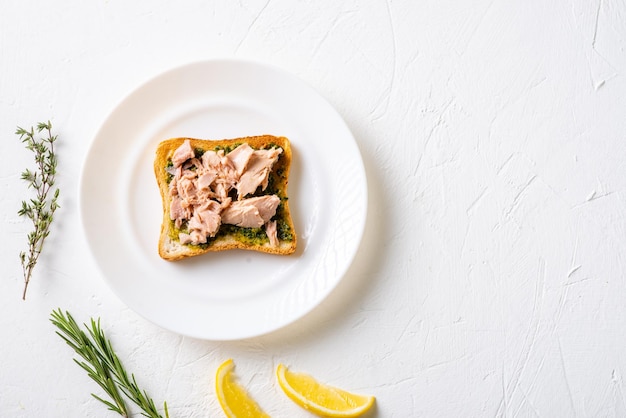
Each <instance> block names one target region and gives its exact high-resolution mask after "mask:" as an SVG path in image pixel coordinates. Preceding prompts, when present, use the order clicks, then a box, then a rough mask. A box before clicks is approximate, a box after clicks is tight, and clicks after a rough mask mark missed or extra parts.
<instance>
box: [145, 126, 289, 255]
mask: <svg viewBox="0 0 626 418" xmlns="http://www.w3.org/2000/svg"><path fill="white" fill-rule="evenodd" d="M290 165H291V148H290V145H289V140H288V139H287V138H285V137H276V136H271V135H263V136H251V137H245V138H236V139H224V140H201V139H193V138H173V139H168V140H166V141H163V142H161V143H160V144H159V146H158V148H157V151H156V158H155V161H154V173H155V175H156V179H157V183H158V186H159V190H160V192H161V199H162V201H163V222H162V225H161V235H160V238H159V246H158V248H159V255H160V256H161V257H162V258H163V259H165V260H179V259H182V258H185V257H191V256H195V255H200V254H204V253H207V252H209V251H223V250H230V249H234V248H240V249H246V250H254V251H261V252H266V253H273V254H291V253H293V252H294V251H295V249H296V231H295V229H294V226H293V222H292V219H291V213H290V212H289V200H288V197H287V184H288V181H289V168H290Z"/></svg>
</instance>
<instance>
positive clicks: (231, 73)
mask: <svg viewBox="0 0 626 418" xmlns="http://www.w3.org/2000/svg"><path fill="white" fill-rule="evenodd" d="M257 134H273V135H280V136H287V137H288V138H289V139H290V140H291V144H292V148H293V161H292V166H291V174H290V182H289V190H288V193H289V204H290V208H291V212H292V216H293V218H294V223H295V228H296V233H297V234H298V249H297V250H296V253H295V254H293V255H291V256H276V255H270V254H261V253H257V252H251V251H243V250H233V251H226V252H218V253H209V254H206V255H203V256H199V257H193V258H190V259H186V260H182V261H178V262H168V261H164V260H162V259H161V258H160V257H159V255H158V253H157V242H158V238H159V231H160V225H161V219H162V206H161V198H160V195H159V191H158V188H157V185H156V181H155V178H154V174H153V168H152V164H153V158H154V152H155V149H156V147H157V144H158V143H159V142H161V141H162V140H165V139H168V138H171V137H195V138H203V139H223V138H235V137H241V136H249V135H257ZM366 210H367V184H366V178H365V170H364V168H363V162H362V160H361V156H360V153H359V150H358V147H357V145H356V143H355V141H354V138H353V136H352V135H351V133H350V131H349V129H348V128H347V127H346V125H345V123H344V121H343V120H342V119H341V117H340V116H339V115H338V114H337V112H336V111H335V110H334V109H333V108H332V107H331V106H330V105H329V104H328V103H327V102H326V101H325V100H324V99H323V98H322V97H320V95H318V94H317V93H316V92H315V91H314V90H313V89H311V88H310V87H309V86H307V85H306V84H305V83H303V82H302V81H300V80H299V79H298V78H296V77H294V76H292V75H290V74H287V73H285V72H283V71H281V70H278V69H276V68H273V67H270V66H267V65H264V64H258V63H252V62H245V61H235V60H217V61H206V62H199V63H194V64H190V65H186V66H184V67H180V68H177V69H174V70H171V71H169V72H166V73H164V74H162V75H160V76H158V77H156V78H154V79H152V80H151V81H149V82H147V83H146V84H144V85H143V86H141V87H139V88H138V89H137V90H136V91H134V92H133V93H132V94H130V95H129V96H128V97H127V98H126V99H124V100H123V101H122V102H121V103H120V104H119V106H117V107H116V108H115V109H114V110H113V112H112V113H111V114H110V115H109V117H108V118H107V119H106V121H105V122H104V124H103V125H102V127H101V128H100V130H99V131H98V133H97V135H96V137H95V138H94V141H93V143H92V145H91V148H90V150H89V153H88V155H87V158H86V161H85V164H84V167H83V172H82V179H81V185H80V211H81V217H82V222H83V226H84V229H85V233H86V237H87V241H88V243H89V246H90V248H91V250H92V252H93V254H94V257H95V259H96V261H97V264H98V265H99V267H100V268H101V269H102V272H103V273H104V276H105V278H106V280H107V282H108V284H109V285H110V287H111V288H112V289H113V291H114V292H115V293H116V294H117V295H118V296H119V297H120V298H121V299H122V300H123V301H124V302H125V303H126V304H127V305H128V306H129V307H130V308H131V309H133V310H134V311H136V312H137V313H139V314H140V315H142V316H144V317H145V318H147V319H148V320H150V321H152V322H154V323H156V324H158V325H160V326H162V327H164V328H166V329H169V330H172V331H174V332H178V333H180V334H183V335H187V336H191V337H196V338H202V339H211V340H231V339H241V338H248V337H253V336H257V335H260V334H264V333H267V332H270V331H273V330H276V329H278V328H280V327H282V326H285V325H287V324H289V323H291V322H293V321H295V320H296V319H298V318H300V317H301V316H303V315H304V314H306V313H307V312H309V311H310V310H311V309H313V308H314V307H315V306H316V305H317V304H318V303H320V302H321V301H322V300H323V299H324V298H325V297H326V296H327V295H328V294H329V293H330V291H331V290H332V289H333V288H334V287H335V286H336V285H337V283H338V282H339V281H340V280H341V278H342V276H343V275H344V273H345V272H346V270H347V268H348V267H349V265H350V263H351V262H352V259H353V257H354V255H355V253H356V251H357V249H358V246H359V243H360V240H361V236H362V233H363V228H364V226H365V218H366Z"/></svg>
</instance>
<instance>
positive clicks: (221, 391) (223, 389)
mask: <svg viewBox="0 0 626 418" xmlns="http://www.w3.org/2000/svg"><path fill="white" fill-rule="evenodd" d="M234 368H235V363H234V362H233V360H232V359H228V360H226V361H225V362H223V363H222V364H221V365H220V366H219V367H218V369H217V373H216V376H215V392H216V393H217V399H218V400H219V402H220V405H221V406H222V409H223V410H224V413H225V414H226V416H227V417H228V418H269V415H267V414H266V413H265V412H263V410H262V409H261V408H260V407H259V405H257V403H256V402H255V401H254V399H252V398H251V397H250V396H249V395H248V393H247V392H246V390H245V389H244V388H243V387H242V386H241V385H240V384H238V383H237V382H236V381H235V376H234V374H233V369H234Z"/></svg>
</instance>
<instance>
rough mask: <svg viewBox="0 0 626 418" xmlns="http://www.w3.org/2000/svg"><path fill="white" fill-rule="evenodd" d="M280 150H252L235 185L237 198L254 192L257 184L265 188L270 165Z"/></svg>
mask: <svg viewBox="0 0 626 418" xmlns="http://www.w3.org/2000/svg"><path fill="white" fill-rule="evenodd" d="M281 152H283V150H282V148H272V149H268V150H255V151H254V153H253V154H252V156H251V157H250V160H249V161H248V165H247V167H246V169H245V171H244V172H243V174H241V176H240V177H239V182H238V183H237V186H236V188H237V195H238V198H239V200H241V199H243V198H244V197H246V196H247V195H249V194H251V193H254V192H255V191H256V189H257V188H258V187H259V186H261V190H265V189H266V188H267V184H268V180H269V175H270V172H271V171H272V166H273V165H274V163H275V162H276V161H278V157H279V156H280V153H281Z"/></svg>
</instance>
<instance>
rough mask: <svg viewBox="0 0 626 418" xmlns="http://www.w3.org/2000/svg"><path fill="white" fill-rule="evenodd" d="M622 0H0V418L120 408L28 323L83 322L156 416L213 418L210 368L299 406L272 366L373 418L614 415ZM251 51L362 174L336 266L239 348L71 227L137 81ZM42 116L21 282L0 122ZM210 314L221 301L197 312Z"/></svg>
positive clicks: (620, 387)
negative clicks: (40, 161)
mask: <svg viewBox="0 0 626 418" xmlns="http://www.w3.org/2000/svg"><path fill="white" fill-rule="evenodd" d="M625 15H626V5H625V4H624V3H623V2H616V1H610V0H592V1H586V0H575V1H570V2H549V1H540V0H531V1H473V2H454V1H433V0H431V1H421V0H420V1H409V0H403V1H398V0H388V1H382V0H380V1H369V2H357V1H343V2H336V1H328V0H324V1H317V2H316V1H301V2H292V1H285V0H262V1H240V2H234V1H224V0H219V1H185V2H173V1H164V0H159V1H135V2H129V1H120V0H111V1H103V0H97V1H90V2H86V1H78V0H73V1H70V0H67V1H56V2H53V1H48V2H41V1H34V0H30V1H10V0H7V1H3V2H2V4H1V5H0V132H1V133H2V134H1V135H0V136H2V140H1V141H0V155H1V156H2V160H3V161H2V164H0V197H1V200H0V219H1V222H0V228H1V231H2V238H3V239H2V240H1V241H0V242H1V243H0V265H2V267H3V269H4V272H3V274H2V280H0V294H1V295H2V303H1V304H0V330H1V331H2V336H3V338H2V342H1V343H0V359H1V360H0V416H7V417H9V416H10V417H104V416H115V414H113V413H110V412H107V411H106V409H105V407H104V406H103V405H102V404H100V403H99V402H98V401H96V400H94V399H93V398H92V397H91V396H90V393H91V392H95V393H100V392H99V391H98V390H99V389H98V388H97V386H96V385H95V384H94V383H92V382H91V381H90V380H89V379H88V378H87V376H86V375H85V373H84V372H83V371H82V370H81V369H79V368H78V367H77V366H75V365H74V364H73V362H72V360H71V358H72V352H71V350H70V349H69V347H67V346H66V345H65V344H63V343H62V341H61V340H60V338H58V337H57V336H56V335H55V334H54V329H53V327H52V326H51V325H50V323H49V321H48V319H49V314H50V312H51V311H52V310H53V309H55V308H57V307H61V308H62V309H67V310H69V311H70V312H71V313H72V314H73V315H74V316H75V317H76V318H77V319H79V320H80V321H88V320H89V318H90V317H100V318H101V320H102V324H103V327H104V329H105V331H106V332H107V333H108V335H109V336H110V338H111V339H112V340H113V343H114V345H115V347H116V348H117V350H118V352H119V355H120V357H121V358H122V360H123V362H124V363H125V364H126V366H127V368H128V369H129V370H130V371H132V372H134V373H135V374H136V376H137V380H138V381H139V383H140V385H141V386H142V387H144V388H145V389H147V391H148V392H149V393H150V395H151V396H152V397H153V398H154V399H155V400H156V401H157V402H161V401H162V400H167V402H168V404H169V406H170V412H171V415H172V416H173V417H205V416H222V415H221V414H222V413H221V410H220V408H219V405H218V403H217V400H216V398H215V394H214V391H213V385H214V381H213V375H214V372H215V369H216V368H217V366H218V365H219V364H220V363H221V362H222V361H223V360H225V359H227V358H229V357H232V358H233V359H235V362H236V364H237V369H236V370H237V374H238V375H239V376H240V378H241V382H242V383H243V384H244V385H245V386H246V387H247V388H248V389H249V391H250V392H251V394H252V395H253V396H254V397H255V398H256V399H257V400H258V402H259V403H260V405H261V406H262V407H263V408H264V409H265V410H266V411H267V412H268V413H269V414H270V415H272V416H276V417H307V416H311V415H310V414H308V413H307V412H305V411H303V410H301V409H299V408H298V407H297V406H295V405H294V404H292V403H291V402H290V401H289V400H288V399H287V398H286V397H285V396H284V395H283V394H282V393H281V392H280V390H279V388H278V386H277V384H276V382H275V380H274V378H273V370H274V367H275V366H276V364H277V363H278V362H285V363H287V364H289V365H291V366H292V367H293V368H295V369H298V370H302V371H307V372H309V373H311V374H313V375H315V376H317V377H318V378H320V380H323V381H325V382H328V383H331V384H334V385H337V386H340V387H344V388H346V389H351V390H353V391H356V392H363V393H371V394H373V395H375V396H376V397H377V408H376V410H375V412H374V413H373V414H372V415H371V416H374V417H435V416H438V417H459V416H464V417H483V416H485V417H490V416H497V417H535V416H538V417H575V416H576V417H605V416H626V398H625V395H624V391H625V388H624V378H625V375H626V281H625V277H624V273H625V271H624V266H625V264H626V239H625V236H626V216H625V214H626V193H625V192H626V176H625V174H626V166H625V163H624V156H625V155H626V141H625V138H626V117H625V116H624V114H625V109H626V79H625V77H624V71H625V70H626V54H625V53H624V48H625V47H626V19H625V18H624V17H625ZM217 57H235V58H245V59H253V60H258V61H261V62H269V63H272V64H275V65H278V66H280V67H282V68H284V69H285V70H287V71H290V72H292V73H294V74H296V75H297V76H299V77H301V78H302V79H303V80H305V81H307V82H308V83H310V84H311V85H312V86H313V87H314V88H316V89H317V90H318V91H319V92H320V93H321V94H322V95H323V96H324V97H326V98H327V99H328V100H329V102H330V103H332V104H333V105H334V106H335V107H336V109H337V110H338V111H339V112H340V113H341V115H342V116H343V117H344V118H345V120H346V122H347V124H348V125H349V126H350V128H351V130H352V131H353V133H354V135H355V137H356V139H357V142H358V145H359V147H360V149H361V152H362V154H363V159H364V162H365V165H366V170H367V175H368V179H369V192H370V198H369V204H370V206H369V218H368V226H367V230H366V233H365V237H364V241H363V244H362V247H361V249H360V252H359V253H358V255H357V257H356V260H355V263H354V266H353V267H352V268H351V269H350V271H349V272H348V274H347V276H346V277H345V279H344V280H343V281H342V282H341V284H340V286H339V287H338V288H337V289H336V291H334V292H333V293H332V294H331V295H330V297H329V298H328V299H327V300H326V301H325V302H324V303H323V304H322V305H321V306H319V307H318V308H317V309H315V310H314V311H313V312H312V313H311V314H309V315H307V316H306V317H305V318H304V319H302V320H300V321H298V322H296V323H295V324H293V325H291V326H289V327H287V328H284V329H282V330H280V331H278V332H275V333H273V334H270V335H266V336H263V337H259V338H254V339H251V340H246V341H236V342H225V343H222V342H211V341H199V340H193V339H189V338H184V337H180V336H178V335H175V334H172V333H170V332H168V331H164V330H162V329H160V328H158V327H156V326H154V325H152V324H151V323H149V322H147V321H146V320H144V319H143V318H141V317H139V316H137V315H136V314H135V313H134V312H133V311H131V310H130V309H128V308H127V307H125V306H124V305H123V304H122V303H121V302H120V300H119V299H118V298H117V297H116V296H115V294H113V293H112V292H111V291H110V290H109V288H108V287H107V285H106V284H105V282H104V280H103V277H101V275H100V273H99V271H98V270H97V268H96V266H95V263H94V261H93V258H92V257H91V255H90V254H89V252H88V250H87V248H86V245H85V240H84V237H83V235H82V231H81V228H80V224H79V222H78V208H77V190H78V181H79V174H80V170H81V164H82V160H83V158H84V156H85V154H86V152H87V149H88V147H89V144H90V141H91V140H92V138H93V136H94V134H95V132H96V130H97V129H98V127H99V125H100V123H102V121H103V120H104V119H105V117H106V116H107V114H108V112H109V111H110V110H111V109H112V108H113V107H114V106H115V105H116V104H117V103H118V102H119V101H120V100H122V99H123V97H124V96H125V95H127V94H128V93H129V92H130V91H132V89H134V88H135V87H136V86H137V85H138V84H140V83H142V82H144V81H145V80H147V79H149V78H151V77H153V76H155V75H157V74H158V73H160V72H162V71H164V70H166V69H170V68H173V67H176V66H179V65H182V64H185V63H188V62H191V61H198V60H203V59H210V58H217ZM45 119H51V120H52V122H53V124H54V127H55V129H56V131H57V133H58V134H59V135H60V138H61V139H60V142H59V149H58V153H59V166H60V168H59V171H60V174H59V180H58V184H59V185H60V187H61V189H62V195H61V201H60V203H61V206H62V209H60V210H59V212H58V216H57V221H56V224H55V226H54V229H53V231H52V234H51V235H50V238H49V242H48V246H47V248H46V251H45V254H44V255H43V256H42V258H41V261H40V262H39V265H38V267H37V270H36V272H35V277H34V279H33V282H32V283H31V287H30V289H29V294H28V298H27V300H26V301H25V302H23V301H22V300H21V298H20V295H21V290H22V276H21V274H22V273H21V267H20V264H19V260H18V253H19V252H20V251H21V250H22V249H23V248H24V245H25V242H26V241H25V239H26V237H25V234H26V232H27V231H28V229H29V225H28V224H27V223H26V222H25V221H24V220H23V219H21V218H19V217H18V216H17V213H16V212H17V209H18V208H19V206H20V201H21V200H22V199H24V198H25V196H26V191H25V185H24V183H23V182H22V181H21V180H20V178H19V174H20V172H21V170H23V169H24V168H25V167H27V166H29V164H30V159H31V156H30V155H29V154H28V153H27V152H26V151H25V150H24V149H23V146H22V145H21V144H20V143H19V141H18V140H17V137H16V136H15V135H13V132H14V130H15V127H16V125H21V126H30V125H31V124H34V123H36V122H37V121H40V120H45ZM215 320H216V321H219V320H220V318H215Z"/></svg>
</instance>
